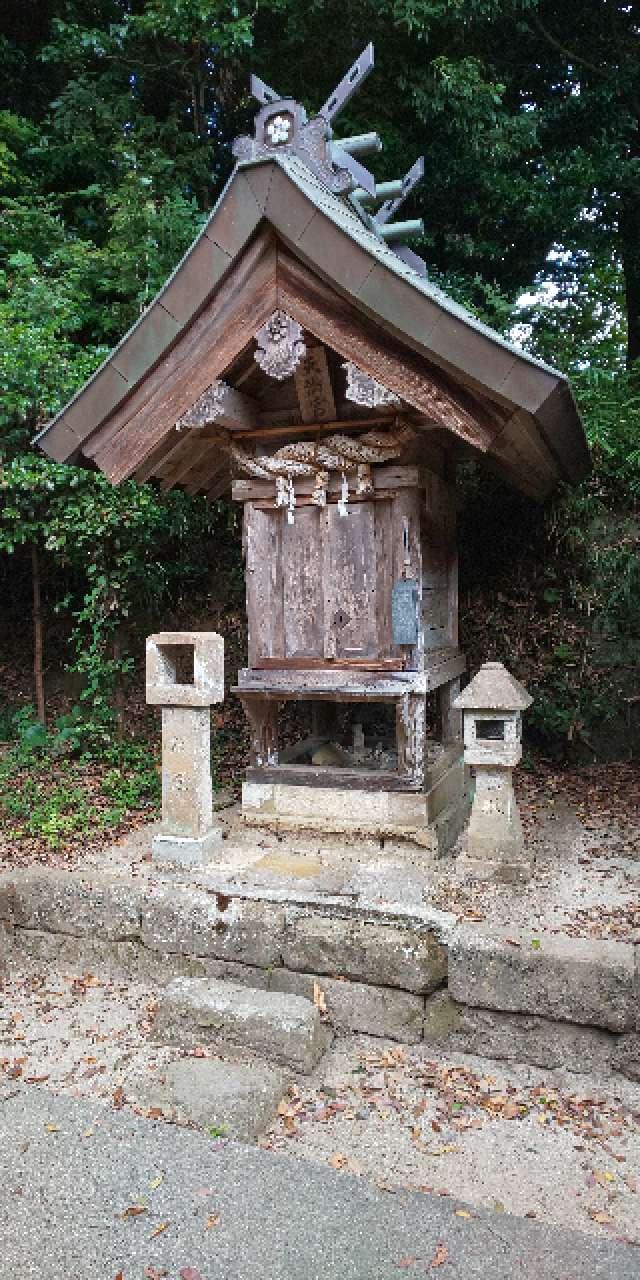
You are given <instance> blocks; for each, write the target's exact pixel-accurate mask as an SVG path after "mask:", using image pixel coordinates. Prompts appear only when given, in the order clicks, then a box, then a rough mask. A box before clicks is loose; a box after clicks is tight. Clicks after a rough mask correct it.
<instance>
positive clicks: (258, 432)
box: [238, 414, 420, 440]
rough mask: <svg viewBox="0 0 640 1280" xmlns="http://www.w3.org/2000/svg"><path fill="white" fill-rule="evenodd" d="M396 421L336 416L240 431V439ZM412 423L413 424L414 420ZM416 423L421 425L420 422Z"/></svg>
mask: <svg viewBox="0 0 640 1280" xmlns="http://www.w3.org/2000/svg"><path fill="white" fill-rule="evenodd" d="M403 416H404V415H403ZM396 417H397V415H396ZM394 422H395V417H389V415H388V414H386V415H385V416H384V417H382V416H378V417H375V418H335V419H334V420H333V421H332V422H297V423H296V425H295V426H293V427H275V426H274V427H257V428H256V429H255V430H252V431H242V432H238V440H269V439H276V438H278V437H283V438H284V437H287V436H295V437H297V438H298V439H299V440H302V439H303V438H304V437H305V436H307V435H316V434H317V433H318V432H319V431H344V432H346V433H348V432H350V431H368V430H370V429H371V427H382V426H384V427H393V424H394ZM411 425H412V426H413V420H411ZM416 425H418V426H419V425H420V423H417V424H416Z"/></svg>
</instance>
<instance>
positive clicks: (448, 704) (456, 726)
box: [437, 677, 462, 743]
mask: <svg viewBox="0 0 640 1280" xmlns="http://www.w3.org/2000/svg"><path fill="white" fill-rule="evenodd" d="M459 692H460V677H458V678H457V679H456V680H449V681H447V683H446V684H443V685H441V686H440V688H439V689H438V691H437V693H438V716H439V719H440V738H441V741H442V742H445V743H446V742H462V712H461V711H456V710H455V707H454V706H453V700H454V698H457V696H458V694H459Z"/></svg>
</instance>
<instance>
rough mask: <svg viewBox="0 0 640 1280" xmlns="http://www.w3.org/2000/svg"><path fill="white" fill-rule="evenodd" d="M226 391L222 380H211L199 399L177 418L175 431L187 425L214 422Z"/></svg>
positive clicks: (221, 406)
mask: <svg viewBox="0 0 640 1280" xmlns="http://www.w3.org/2000/svg"><path fill="white" fill-rule="evenodd" d="M226 391H227V387H226V385H225V383H224V382H220V381H218V382H212V383H211V386H210V387H207V389H206V391H203V393H202V395H201V396H200V399H199V400H196V402H195V404H192V406H191V408H190V409H187V412H186V413H183V415H182V417H181V418H178V421H177V422H176V431H183V430H184V429H185V428H187V427H206V425H207V423H208V422H215V420H216V418H219V417H220V414H221V413H222V412H223V403H224V397H225V392H226Z"/></svg>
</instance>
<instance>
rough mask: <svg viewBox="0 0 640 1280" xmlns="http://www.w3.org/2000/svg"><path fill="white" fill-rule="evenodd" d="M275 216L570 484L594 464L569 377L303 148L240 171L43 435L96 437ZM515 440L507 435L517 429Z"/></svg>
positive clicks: (359, 303)
mask: <svg viewBox="0 0 640 1280" xmlns="http://www.w3.org/2000/svg"><path fill="white" fill-rule="evenodd" d="M264 220H266V221H267V222H268V223H269V224H270V225H271V226H272V227H273V229H274V231H275V232H276V234H277V236H278V238H280V239H281V240H282V241H283V242H284V243H285V244H286V245H287V246H288V247H289V248H290V250H291V251H292V252H293V253H294V254H295V256H296V257H298V258H299V259H301V260H302V261H303V262H304V263H305V264H306V265H307V266H308V267H309V268H310V269H311V270H312V271H313V272H314V273H316V274H317V275H319V276H320V277H322V278H323V279H324V280H325V281H327V282H328V283H329V284H330V285H331V286H332V288H333V289H334V290H335V291H336V292H338V293H339V294H341V295H342V296H343V297H345V298H346V299H347V300H348V301H349V302H350V303H351V304H352V305H353V306H354V307H355V308H356V309H357V310H358V311H360V312H362V313H363V315H365V316H368V317H369V318H370V319H372V320H374V321H375V322H376V324H377V325H378V326H379V327H381V328H382V329H383V330H387V331H388V332H389V333H390V334H393V335H394V337H395V338H396V339H399V340H400V341H401V342H402V343H403V344H404V345H405V346H406V347H408V348H411V349H412V350H413V351H415V352H417V353H418V354H419V355H421V356H424V357H425V359H426V360H428V361H429V362H430V364H431V365H432V366H436V367H438V368H440V369H442V370H443V372H445V373H446V374H447V375H448V376H449V378H450V379H452V380H454V381H455V382H456V383H457V384H458V385H459V386H461V387H462V388H466V389H468V390H469V391H470V392H475V393H480V394H481V396H482V397H484V398H485V399H486V400H489V401H491V402H493V403H494V404H495V405H496V406H499V407H501V408H502V409H503V410H506V411H507V415H508V418H509V420H510V421H511V422H514V421H516V420H520V421H521V422H523V423H526V425H527V430H528V431H529V432H530V430H531V426H532V425H533V426H534V428H535V432H536V433H537V434H538V436H539V437H540V439H541V442H542V445H543V447H544V451H545V453H548V454H550V455H551V457H552V458H553V461H554V464H555V469H556V471H557V478H558V479H567V480H571V481H575V480H579V479H581V478H582V477H584V476H585V475H586V474H588V472H589V469H590V459H589V452H588V447H587V444H586V440H585V436H584V431H583V428H582V424H581V422H580V418H579V415H578V412H577V409H576V406H575V403H574V400H573V397H572V394H571V391H570V388H569V384H568V382H567V379H566V378H565V377H564V375H563V374H561V373H559V372H558V371H557V370H554V369H552V368H550V367H549V366H548V365H545V364H543V363H542V362H541V361H539V360H536V359H534V358H533V357H532V356H530V355H528V354H527V353H526V352H524V351H522V350H521V349H520V348H519V347H517V346H516V345H514V344H513V343H511V342H509V341H507V340H505V339H504V338H502V337H501V336H500V335H499V334H497V333H495V332H494V331H493V330H492V329H490V328H489V327H488V326H487V325H484V324H482V323H481V322H480V321H479V320H477V319H476V318H475V317H474V316H473V315H471V314H470V313H469V312H468V311H466V310H465V308H464V307H462V306H460V305H459V304H458V303H456V302H454V301H453V300H452V299H451V298H449V297H448V296H447V295H446V294H445V293H443V291H442V290H441V289H439V288H437V287H436V286H435V285H433V284H432V283H430V281H429V280H428V279H425V278H424V277H423V276H421V275H419V274H418V272H416V271H415V270H413V269H412V268H411V267H410V266H408V265H407V264H406V263H405V262H403V261H402V260H401V259H400V258H399V257H398V256H397V255H396V254H395V253H394V252H393V250H392V249H391V248H389V247H388V245H386V244H385V243H384V242H383V241H382V240H380V239H379V238H378V236H377V235H376V234H375V233H374V232H373V231H371V230H370V229H369V227H368V226H366V225H365V224H364V223H363V221H362V219H361V218H360V217H359V215H358V213H357V212H356V210H355V209H354V208H353V206H352V205H351V204H350V203H348V202H347V201H345V200H343V199H341V198H339V197H338V196H336V195H334V194H332V193H331V192H330V191H329V190H328V188H327V187H325V186H324V185H323V184H322V183H321V182H320V181H319V180H318V179H317V178H316V177H315V176H314V175H313V174H312V172H311V171H310V170H309V169H308V168H307V167H306V165H305V164H304V163H302V161H300V160H299V159H298V158H296V157H295V156H292V155H275V156H272V157H269V158H268V159H264V160H258V161H250V162H246V163H244V164H239V165H237V166H236V168H235V170H234V172H233V174H232V175H231V177H230V179H229V181H228V183H227V184H226V186H225V188H224V190H223V192H222V194H221V196H220V198H219V200H218V201H217V204H216V206H215V208H214V209H213V211H212V213H211V215H210V216H209V218H208V220H207V223H206V225H205V226H204V228H203V230H202V232H201V233H200V235H199V236H198V237H197V238H196V240H195V241H194V243H193V245H192V246H191V247H190V249H189V250H188V252H187V253H186V254H185V256H184V258H183V259H182V261H181V262H180V263H179V264H178V266H177V267H176V270H175V271H174V272H173V274H172V275H171V276H170V277H169V279H168V280H167V283H166V284H165V285H164V287H163V288H162V289H161V290H160V292H159V293H158V295H157V297H156V298H155V299H154V300H153V302H152V303H151V304H150V306H149V307H148V309H147V310H146V311H145V312H144V313H143V314H142V315H141V316H140V318H139V319H138V320H137V321H136V323H135V324H134V325H133V326H132V328H131V329H130V330H129V332H128V333H127V334H126V335H125V336H124V338H123V339H122V341H121V342H120V343H119V344H118V345H117V346H116V347H115V348H114V350H113V351H112V352H111V354H110V355H109V356H108V357H107V359H106V360H105V361H104V363H103V364H102V365H101V366H100V368H99V369H98V370H96V372H95V373H94V374H93V376H92V377H91V378H90V379H89V380H88V382H87V383H86V384H85V385H84V386H83V387H82V388H81V389H80V391H78V393H77V394H76V395H75V396H74V397H73V399H72V400H71V401H70V402H69V403H68V404H67V405H66V406H65V408H64V409H63V410H62V411H61V412H60V413H59V414H58V415H57V416H56V417H55V418H54V419H53V420H52V422H51V423H49V424H48V425H47V426H46V427H45V428H44V429H43V430H42V431H41V432H40V433H39V435H38V436H37V437H36V441H37V443H38V444H39V446H40V447H41V448H42V449H43V450H44V452H45V453H47V454H48V455H49V456H50V457H52V458H54V459H56V460H57V461H71V460H75V459H77V458H78V457H79V456H80V455H81V453H82V448H83V445H84V444H85V442H87V441H88V439H89V438H90V437H91V436H92V435H93V433H94V432H95V431H96V430H97V428H98V427H99V426H101V424H103V423H104V422H105V421H106V420H107V419H108V418H109V416H110V415H111V414H112V413H113V412H114V410H116V409H117V408H119V407H120V406H121V405H122V404H123V402H124V401H125V400H126V398H127V396H129V395H130V393H131V392H132V391H133V390H134V388H135V387H138V386H139V385H140V383H141V382H142V381H143V380H144V378H145V376H146V375H147V374H148V373H149V372H150V370H151V369H152V368H154V367H155V365H157V363H158V362H159V360H160V359H161V358H162V357H163V356H164V355H165V354H166V353H167V351H168V350H169V349H170V348H171V346H172V345H173V344H174V342H175V341H176V340H177V339H178V337H179V336H180V334H182V333H184V331H185V330H186V329H187V328H188V327H189V325H190V324H191V323H192V322H193V320H194V318H195V317H196V316H197V315H198V313H199V312H200V311H201V310H202V308H203V307H204V306H205V304H206V303H207V302H208V301H211V300H212V298H213V296H214V295H215V291H216V289H217V288H218V286H219V284H220V282H221V281H222V279H223V277H224V276H225V274H226V272H227V271H228V270H229V268H230V267H231V266H232V265H233V263H234V262H235V260H236V259H237V258H238V256H239V255H240V254H241V253H242V251H243V250H244V248H245V246H246V245H247V243H248V242H249V240H250V239H251V238H252V236H253V235H254V234H255V232H256V230H257V228H258V227H259V225H260V224H261V223H262V222H263V221H264ZM505 441H506V436H505Z"/></svg>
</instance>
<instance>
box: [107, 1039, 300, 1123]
mask: <svg viewBox="0 0 640 1280" xmlns="http://www.w3.org/2000/svg"><path fill="white" fill-rule="evenodd" d="M132 1087H133V1091H134V1094H135V1097H136V1100H137V1101H138V1103H141V1104H142V1105H143V1106H145V1107H152V1108H158V1109H159V1110H160V1111H161V1112H162V1114H163V1115H168V1116H170V1117H171V1119H177V1120H178V1121H179V1122H180V1123H182V1124H184V1123H188V1124H195V1125H196V1126H197V1127H198V1128H199V1129H206V1130H208V1131H209V1132H211V1133H212V1136H220V1137H225V1138H235V1139H236V1141H238V1142H255V1140H256V1138H258V1137H259V1136H260V1134H261V1133H264V1131H265V1129H266V1128H268V1126H269V1125H270V1124H271V1123H272V1122H273V1121H274V1120H275V1117H276V1114H277V1111H278V1104H279V1103H280V1101H281V1100H282V1098H283V1097H284V1095H285V1093H286V1088H287V1072H286V1071H284V1070H283V1068H282V1067H275V1066H272V1065H271V1064H270V1063H267V1062H260V1061H259V1060H257V1059H255V1060H252V1061H251V1062H250V1063H246V1062H229V1061H228V1060H226V1059H223V1058H193V1057H190V1058H178V1059H177V1061H176V1062H170V1063H169V1064H168V1066H167V1067H164V1068H163V1069H162V1071H161V1073H154V1078H151V1077H150V1078H149V1079H145V1080H144V1081H142V1082H141V1083H140V1084H134V1085H133V1086H132Z"/></svg>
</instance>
